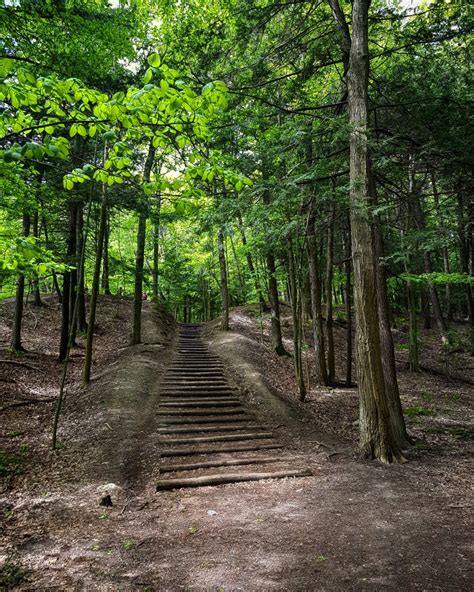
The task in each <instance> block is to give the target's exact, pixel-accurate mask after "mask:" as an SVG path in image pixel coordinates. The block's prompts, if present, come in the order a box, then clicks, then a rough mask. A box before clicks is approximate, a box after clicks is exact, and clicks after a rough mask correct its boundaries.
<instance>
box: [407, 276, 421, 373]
mask: <svg viewBox="0 0 474 592" xmlns="http://www.w3.org/2000/svg"><path fill="white" fill-rule="evenodd" d="M407 304H408V369H409V370H410V372H419V370H420V362H419V353H418V319H417V310H416V296H415V286H414V284H413V282H410V281H409V282H407Z"/></svg>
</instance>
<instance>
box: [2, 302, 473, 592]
mask: <svg viewBox="0 0 474 592" xmlns="http://www.w3.org/2000/svg"><path fill="white" fill-rule="evenodd" d="M12 306H13V305H12V303H11V302H3V303H0V381H1V382H0V392H1V396H0V406H1V410H2V423H1V444H2V449H3V452H2V455H1V457H0V460H1V464H0V470H1V476H2V484H1V485H0V487H1V488H2V489H1V496H0V503H1V505H2V509H1V512H2V514H1V516H2V530H1V532H0V537H1V545H2V549H1V550H0V565H1V567H2V571H1V576H0V590H9V589H16V590H31V591H33V590H35V591H36V590H68V591H69V590H86V591H89V590H103V591H117V590H119V591H128V590H131V591H132V590H133V591H135V590H141V591H143V592H145V591H148V592H150V591H154V590H215V591H217V590H222V591H230V590H243V591H253V590H292V591H293V590H318V591H319V590H330V591H332V590H334V591H339V590H377V591H379V590H427V591H428V590H429V591H431V590H442V591H445V590H453V591H454V590H456V591H459V590H466V591H467V590H471V589H472V581H473V580H472V572H470V567H471V565H472V564H471V563H470V560H471V559H472V545H471V536H470V532H471V530H470V527H471V526H472V523H471V522H470V517H471V507H472V506H471V504H472V496H471V491H472V472H471V470H470V469H471V467H470V466H469V461H470V458H471V454H472V446H471V444H472V430H473V422H472V415H471V413H472V412H471V409H472V396H473V392H474V389H473V380H474V372H473V364H474V362H473V358H472V357H469V356H468V355H467V354H465V353H463V352H461V351H459V352H458V353H456V354H453V355H452V360H451V364H452V376H453V377H455V378H453V377H451V378H449V379H448V378H446V377H444V376H442V370H443V356H442V355H441V352H440V348H439V346H438V342H437V339H436V334H435V332H434V331H433V332H431V331H424V332H423V333H422V335H421V339H422V343H423V348H422V364H423V366H424V367H427V368H431V369H432V370H433V371H435V372H436V373H433V372H427V371H423V372H421V373H419V374H416V375H415V374H410V373H408V372H407V371H406V341H407V339H406V335H405V333H404V332H403V330H402V329H400V330H399V331H397V332H396V333H395V339H396V348H397V359H398V362H399V364H398V365H399V378H400V388H401V395H402V402H403V406H404V409H405V412H406V416H407V422H408V427H409V430H410V432H411V433H412V434H413V435H414V436H415V437H416V438H417V444H416V445H415V446H414V448H413V449H412V450H410V451H408V452H407V458H408V460H409V462H408V463H406V464H403V465H394V466H382V465H380V464H378V463H374V462H362V461H360V460H359V459H358V458H357V456H356V454H355V452H354V451H355V448H356V444H357V415H358V411H357V393H356V391H355V390H354V389H343V388H323V389H321V388H315V387H314V386H311V384H314V383H312V381H311V379H312V377H311V375H310V374H311V373H309V378H310V389H309V392H308V400H307V402H306V403H305V404H304V405H303V404H301V403H299V402H297V401H296V396H295V387H294V381H293V375H292V366H291V360H290V359H289V358H276V357H275V356H274V355H273V354H272V353H271V352H270V350H269V348H268V330H269V319H268V318H264V319H263V320H262V322H260V319H259V316H258V314H257V312H256V309H255V307H242V308H238V309H234V311H233V312H232V315H231V331H230V332H229V333H225V334H223V333H219V332H218V331H217V323H210V324H208V325H207V328H206V336H207V339H208V341H209V343H210V347H211V348H212V349H213V350H214V351H216V352H217V353H219V355H221V356H222V358H223V360H224V362H225V366H226V371H227V375H228V378H229V380H230V381H231V382H233V383H234V384H235V385H236V386H238V387H239V388H240V389H241V393H242V397H243V398H244V399H245V403H246V404H247V405H249V406H250V407H251V408H252V409H253V411H254V413H255V414H256V415H257V416H260V417H261V418H262V419H264V420H265V421H266V422H267V423H268V424H270V425H271V426H272V427H273V429H274V430H275V432H276V434H277V436H278V438H279V439H280V440H281V442H282V443H283V444H284V445H285V448H286V449H288V450H289V451H292V452H297V453H298V454H300V455H304V457H305V459H306V464H307V465H309V466H310V467H311V469H312V471H313V476H311V477H304V478H299V479H281V480H272V481H268V480H267V481H261V482H252V483H241V484H231V485H224V486H219V487H203V488H199V489H189V490H175V491H171V492H161V493H156V492H155V486H154V484H155V482H156V480H157V478H158V475H159V462H158V454H159V443H158V438H157V430H156V417H155V412H156V407H157V404H158V398H159V393H158V388H159V382H160V376H161V375H162V374H163V372H164V369H165V368H166V366H167V364H168V362H169V360H170V358H171V356H172V353H173V347H174V336H175V325H174V322H173V321H172V319H170V318H169V317H167V316H166V314H164V313H163V312H157V311H155V309H154V308H153V307H152V305H151V304H149V303H145V307H144V312H143V322H144V342H145V343H144V344H142V345H140V346H134V347H128V346H127V343H128V339H129V334H128V333H129V328H130V316H131V303H130V301H129V300H125V299H123V300H117V299H113V298H105V297H104V298H102V299H101V301H100V303H99V310H98V319H99V327H98V330H97V337H96V352H97V355H96V359H95V364H94V367H93V373H94V379H93V381H92V383H91V385H90V386H89V387H88V388H82V387H80V370H81V364H82V361H83V351H84V350H83V344H82V341H81V340H79V347H78V348H76V349H75V350H74V354H73V358H72V364H71V373H70V380H69V384H68V390H67V397H66V404H65V409H64V415H63V417H62V420H61V428H60V433H59V440H60V443H61V447H60V449H59V450H58V451H56V452H52V451H51V450H50V440H51V423H52V414H53V403H52V402H51V401H50V400H51V399H52V398H54V397H55V396H56V395H57V388H58V387H57V385H58V379H59V373H60V366H59V365H58V363H57V362H56V353H57V346H58V339H59V334H58V331H57V330H56V328H57V327H59V316H60V309H59V307H58V305H57V304H56V303H55V302H54V301H53V300H52V299H48V300H47V302H46V306H44V307H42V308H40V309H35V308H33V307H31V306H28V307H27V309H26V313H25V326H24V345H25V347H26V349H27V353H25V354H23V355H21V356H14V355H13V354H12V353H11V352H10V351H9V350H8V338H9V332H10V324H9V322H8V321H7V320H6V319H10V318H12ZM283 317H284V323H283V324H284V328H285V334H286V335H285V343H286V345H287V347H288V349H291V341H290V330H291V327H290V323H289V318H288V310H287V309H286V308H284V311H283ZM309 334H310V331H309V330H308V335H309ZM341 352H345V346H344V328H343V326H342V325H339V324H338V325H336V356H337V359H338V377H339V378H340V379H342V376H343V366H344V356H343V354H342V353H341ZM308 358H309V359H308V365H307V368H308V369H310V368H311V366H312V364H311V359H310V358H311V355H310V354H309V353H308ZM5 360H10V361H13V362H15V364H12V363H8V362H5ZM18 363H19V364H18ZM105 492H108V493H110V495H111V498H112V501H113V506H112V507H103V506H100V505H99V502H100V500H101V499H102V497H103V496H104V495H105Z"/></svg>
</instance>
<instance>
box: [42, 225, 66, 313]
mask: <svg viewBox="0 0 474 592" xmlns="http://www.w3.org/2000/svg"><path fill="white" fill-rule="evenodd" d="M42 222H43V229H44V238H45V240H46V247H47V248H48V249H50V248H51V244H50V241H49V234H48V226H47V224H46V218H45V217H44V216H42ZM53 286H54V290H55V292H56V294H57V296H58V302H59V303H60V304H61V302H62V299H63V295H62V294H61V288H60V287H59V283H58V276H57V274H56V272H55V271H53Z"/></svg>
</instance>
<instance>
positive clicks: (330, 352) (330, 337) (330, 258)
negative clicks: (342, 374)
mask: <svg viewBox="0 0 474 592" xmlns="http://www.w3.org/2000/svg"><path fill="white" fill-rule="evenodd" d="M335 217H336V207H335V206H334V205H332V206H331V213H330V215H329V226H328V242H327V256H326V337H327V356H328V381H329V384H334V383H335V380H336V365H335V355H334V333H333V318H332V314H333V313H332V311H333V306H332V299H333V295H332V292H333V291H332V280H333V264H334V220H335Z"/></svg>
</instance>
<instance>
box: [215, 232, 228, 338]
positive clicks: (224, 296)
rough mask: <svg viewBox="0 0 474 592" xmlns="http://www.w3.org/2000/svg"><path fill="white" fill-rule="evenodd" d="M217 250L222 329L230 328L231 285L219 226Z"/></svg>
mask: <svg viewBox="0 0 474 592" xmlns="http://www.w3.org/2000/svg"><path fill="white" fill-rule="evenodd" d="M217 250H218V254H219V269H220V278H221V282H220V284H221V304H222V318H221V331H228V330H229V286H228V283H227V262H226V257H225V243H224V232H223V230H222V228H219V232H218V235H217Z"/></svg>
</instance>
